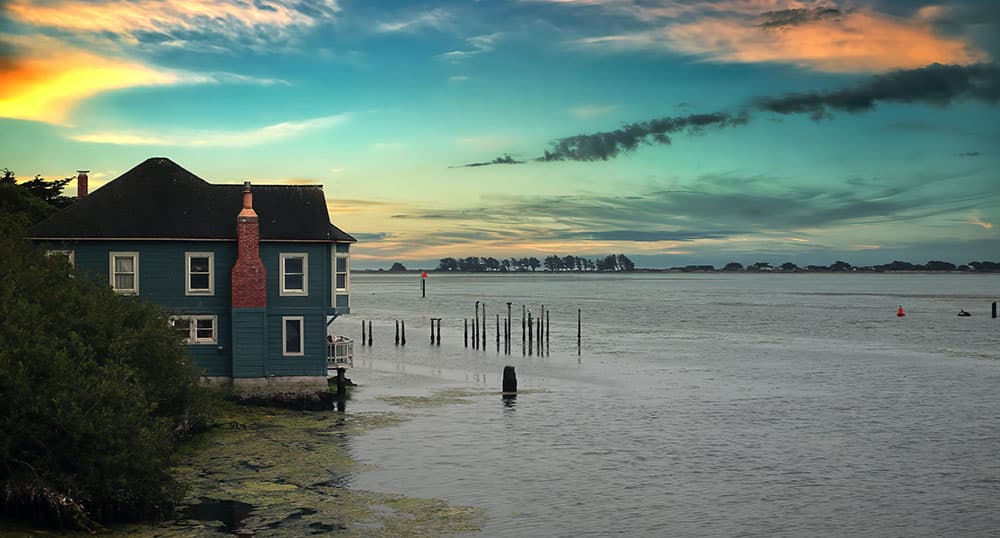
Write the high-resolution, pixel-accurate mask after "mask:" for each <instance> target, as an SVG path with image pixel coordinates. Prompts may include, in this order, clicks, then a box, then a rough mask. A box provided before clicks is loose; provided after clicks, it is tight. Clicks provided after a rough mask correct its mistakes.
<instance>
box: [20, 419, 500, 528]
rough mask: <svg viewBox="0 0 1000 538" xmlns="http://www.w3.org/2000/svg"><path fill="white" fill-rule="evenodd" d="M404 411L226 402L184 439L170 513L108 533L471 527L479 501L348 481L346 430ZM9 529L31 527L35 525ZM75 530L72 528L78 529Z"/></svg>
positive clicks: (380, 423) (352, 467) (477, 520)
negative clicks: (406, 493)
mask: <svg viewBox="0 0 1000 538" xmlns="http://www.w3.org/2000/svg"><path fill="white" fill-rule="evenodd" d="M402 420H404V419H403V418H402V417H400V416H399V415H397V414H394V413H358V414H343V413H336V412H333V411H328V412H305V411H288V410H282V409H272V408H261V407H242V406H235V405H226V407H225V409H224V410H223V411H222V413H221V417H220V418H219V420H218V421H217V426H216V427H215V428H214V429H213V430H212V431H210V432H208V433H206V434H203V435H201V436H199V437H198V438H196V439H195V440H194V441H192V442H191V443H189V444H188V445H187V446H185V447H184V449H183V451H182V454H181V457H180V458H179V461H180V463H181V464H180V465H179V466H177V467H176V468H175V469H176V472H177V474H178V476H179V477H180V478H181V479H182V480H183V481H185V482H186V483H188V484H189V490H188V493H187V495H186V497H185V500H184V502H183V504H182V506H179V507H178V510H177V515H176V516H175V519H172V520H168V521H164V522H162V523H160V524H158V525H153V526H150V525H128V526H121V527H115V528H114V529H111V530H110V532H109V533H107V534H108V535H111V536H114V535H128V536H148V537H153V536H156V537H181V536H184V537H188V536H221V535H225V534H229V535H232V534H237V535H247V536H249V535H257V536H303V535H311V534H322V533H328V532H336V533H337V534H338V535H343V536H376V537H378V536H441V535H449V534H455V533H460V532H465V531H475V530H478V529H479V528H480V527H481V526H482V524H483V523H484V521H485V513H484V512H483V510H482V509H479V508H474V507H464V506H453V505H449V504H447V503H446V502H444V501H441V500H437V499H415V498H408V497H403V496H401V495H395V494H388V493H375V492H369V491H359V490H353V489H349V485H350V481H351V474H352V473H354V472H358V471H360V470H363V466H361V465H360V464H358V463H357V462H356V461H355V460H354V459H353V458H352V457H351V454H350V450H351V447H350V437H351V436H352V435H356V434H360V433H362V432H364V431H367V430H370V429H372V428H377V427H384V426H390V425H393V424H398V423H399V422H401V421H402ZM10 535H11V536H28V535H37V534H36V532H31V531H28V532H25V533H19V532H18V531H14V533H13V534H10ZM81 536H82V535H81Z"/></svg>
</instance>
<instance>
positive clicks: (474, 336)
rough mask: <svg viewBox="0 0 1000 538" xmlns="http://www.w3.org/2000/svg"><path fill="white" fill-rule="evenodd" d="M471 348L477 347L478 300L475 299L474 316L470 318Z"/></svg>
mask: <svg viewBox="0 0 1000 538" xmlns="http://www.w3.org/2000/svg"><path fill="white" fill-rule="evenodd" d="M472 349H479V301H476V317H474V318H472Z"/></svg>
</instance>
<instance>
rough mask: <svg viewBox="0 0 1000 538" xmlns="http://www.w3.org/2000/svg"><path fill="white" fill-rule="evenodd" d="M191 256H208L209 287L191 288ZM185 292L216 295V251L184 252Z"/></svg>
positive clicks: (186, 293) (187, 293) (188, 293)
mask: <svg viewBox="0 0 1000 538" xmlns="http://www.w3.org/2000/svg"><path fill="white" fill-rule="evenodd" d="M191 258H208V289H207V290H205V289H192V288H191ZM184 294H185V295H215V253H214V252H185V253H184Z"/></svg>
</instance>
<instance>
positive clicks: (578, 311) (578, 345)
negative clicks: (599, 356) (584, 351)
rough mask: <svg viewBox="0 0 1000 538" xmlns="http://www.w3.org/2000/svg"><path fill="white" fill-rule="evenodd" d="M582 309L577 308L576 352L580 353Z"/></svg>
mask: <svg viewBox="0 0 1000 538" xmlns="http://www.w3.org/2000/svg"><path fill="white" fill-rule="evenodd" d="M580 327H581V324H580V309H579V308H577V309H576V354H577V355H579V354H580Z"/></svg>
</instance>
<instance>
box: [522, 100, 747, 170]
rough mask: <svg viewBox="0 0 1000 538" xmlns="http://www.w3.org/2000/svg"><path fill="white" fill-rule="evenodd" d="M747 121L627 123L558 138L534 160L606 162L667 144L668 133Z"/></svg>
mask: <svg viewBox="0 0 1000 538" xmlns="http://www.w3.org/2000/svg"><path fill="white" fill-rule="evenodd" d="M748 120H749V118H748V116H747V115H746V114H745V113H740V114H737V115H732V114H728V113H726V112H716V113H713V114H691V115H688V116H675V117H665V118H657V119H654V120H649V121H641V122H638V123H630V124H628V125H625V126H623V127H621V128H620V129H615V130H614V131H605V132H603V133H593V134H581V135H576V136H569V137H566V138H560V139H559V140H556V141H555V142H553V144H552V149H551V151H548V150H547V151H545V153H544V155H542V156H541V157H539V158H538V159H537V160H539V161H566V160H570V161H606V160H608V159H612V158H614V157H617V156H618V154H619V153H625V152H629V151H632V150H634V149H636V148H637V147H639V145H640V144H654V143H655V144H670V136H668V133H671V134H672V133H677V132H686V133H688V134H700V133H702V132H704V131H705V129H709V128H718V129H722V128H725V127H735V126H739V125H746V123H747V121H748Z"/></svg>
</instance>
